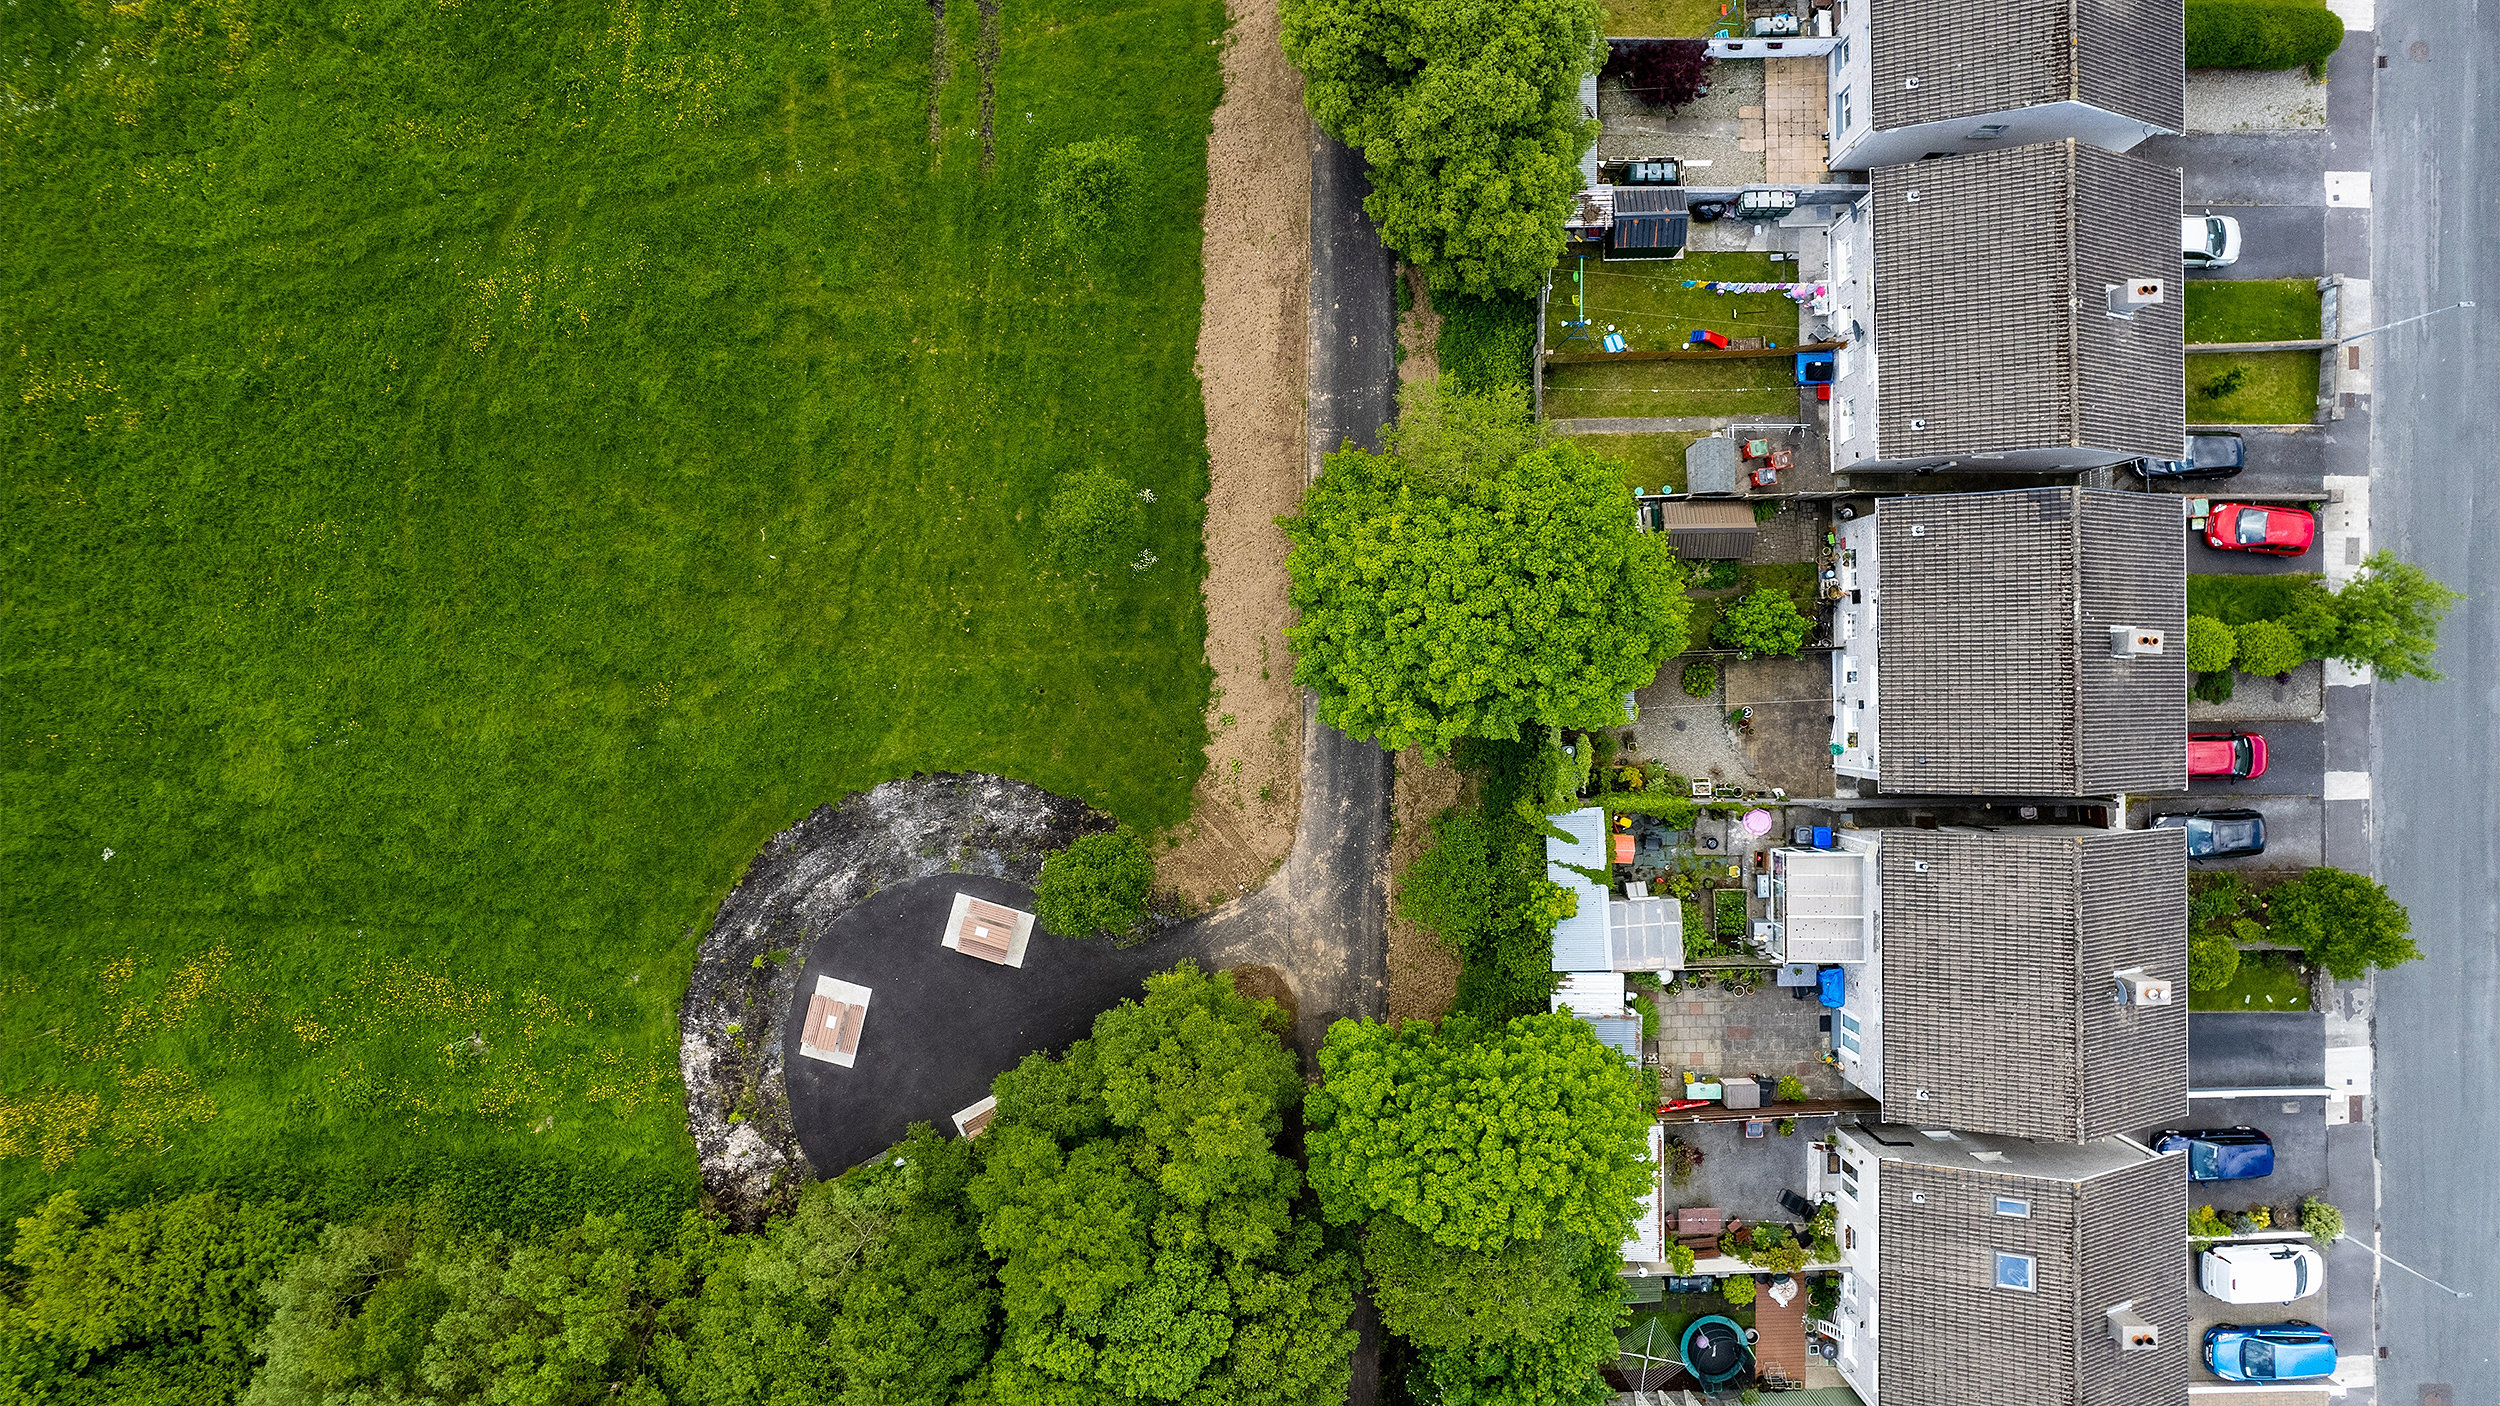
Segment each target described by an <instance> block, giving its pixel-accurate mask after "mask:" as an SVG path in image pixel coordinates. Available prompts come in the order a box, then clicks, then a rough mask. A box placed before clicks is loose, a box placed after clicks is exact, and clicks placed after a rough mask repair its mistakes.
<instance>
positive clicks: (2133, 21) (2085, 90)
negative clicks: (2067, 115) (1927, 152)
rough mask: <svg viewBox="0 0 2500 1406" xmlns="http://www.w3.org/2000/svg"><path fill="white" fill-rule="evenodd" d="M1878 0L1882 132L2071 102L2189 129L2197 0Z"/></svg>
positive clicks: (1871, 18) (1876, 73) (1872, 27)
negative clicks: (1980, 1)
mask: <svg viewBox="0 0 2500 1406" xmlns="http://www.w3.org/2000/svg"><path fill="white" fill-rule="evenodd" d="M1869 2H1870V3H1872V4H1873V5H1874V8H1873V9H1872V10H1871V11H1869V12H1868V15H1867V40H1868V44H1869V46H1870V48H1869V51H1868V59H1869V63H1870V73H1871V74H1872V77H1873V81H1874V92H1873V95H1872V96H1873V104H1872V106H1873V112H1874V118H1875V125H1876V126H1877V127H1878V128H1887V127H1908V126H1913V125H1915V124H1917V123H1921V122H1939V121H1945V120H1948V119H1951V118H1957V117H1979V116H1984V115H1986V114H1988V113H1993V112H2004V111H2007V110H2008V109H2012V108H2023V107H2031V106H2034V105H2036V104H2040V103H2053V102H2064V101H2067V100H2068V99H2070V98H2071V99H2075V100H2078V101H2081V102H2087V103H2090V104H2092V105H2093V106H2094V107H2098V108H2104V109H2106V110H2108V111H2111V112H2115V113H2119V114H2122V115H2124V116H2127V117H2132V118H2135V119H2136V120H2138V121H2140V122H2149V123H2151V124H2153V125H2154V126H2156V127H2161V128H2164V129H2166V130H2169V131H2174V132H2175V131H2177V130H2179V129H2180V127H2181V126H2182V125H2183V121H2184V118H2185V114H2186V110H2187V36H2186V19H2187V15H2186V6H2185V0H2008V2H2007V3H2004V4H1998V5H1986V6H1961V7H1956V6H1950V5H1938V4H1934V3H1932V0H1869ZM1912 80H1916V82H1917V85H1918V86H1916V87H1911V86H1910V83H1911V81H1912Z"/></svg>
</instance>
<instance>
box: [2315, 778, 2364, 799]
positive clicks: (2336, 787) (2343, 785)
mask: <svg viewBox="0 0 2500 1406" xmlns="http://www.w3.org/2000/svg"><path fill="white" fill-rule="evenodd" d="M2324 791H2325V795H2326V799H2328V800H2330V801H2366V800H2368V799H2370V773H2368V772H2366V771H2330V772H2328V773H2327V774H2326V785H2325V787H2324Z"/></svg>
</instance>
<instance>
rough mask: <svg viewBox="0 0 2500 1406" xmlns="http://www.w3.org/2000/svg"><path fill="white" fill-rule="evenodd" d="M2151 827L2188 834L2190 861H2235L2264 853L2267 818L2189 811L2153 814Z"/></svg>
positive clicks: (2236, 812) (2240, 812) (2249, 812)
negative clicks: (2182, 831) (2176, 813)
mask: <svg viewBox="0 0 2500 1406" xmlns="http://www.w3.org/2000/svg"><path fill="white" fill-rule="evenodd" d="M2153 828H2154V829H2156V830H2185V831H2187V849H2188V858H2190V859H2238V858H2241V857H2242V856H2245V855H2251V854H2264V853H2265V852H2266V818H2265V817H2264V816H2263V815H2260V814H2259V813H2257V812H2256V811H2253V810H2192V811H2186V812H2183V813H2181V814H2178V815H2156V816H2154V817H2153Z"/></svg>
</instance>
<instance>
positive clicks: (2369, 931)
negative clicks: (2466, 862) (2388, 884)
mask: <svg viewBox="0 0 2500 1406" xmlns="http://www.w3.org/2000/svg"><path fill="white" fill-rule="evenodd" d="M2266 926H2267V930H2268V931H2269V932H2271V933H2272V934H2273V935H2274V936H2275V937H2276V938H2278V939H2280V940H2282V941H2285V942H2294V943H2298V944H2299V945H2300V948H2301V951H2302V952H2304V953H2306V954H2307V956H2308V958H2309V960H2310V961H2312V962H2314V963H2316V964H2317V965H2319V966H2322V967H2324V968H2326V969H2327V971H2328V972H2330V973H2332V974H2333V975H2334V976H2335V978H2336V979H2337V980H2339V981H2358V980H2360V979H2361V978H2362V977H2363V976H2365V975H2367V974H2368V973H2369V971H2370V969H2371V968H2373V967H2377V968H2381V969H2384V968H2387V967H2395V966H2402V965H2403V964H2405V963H2406V962H2410V961H2413V960H2414V959H2416V958H2418V957H2420V956H2421V955H2422V952H2421V949H2420V948H2418V947H2415V946H2414V945H2413V939H2412V938H2411V937H2409V936H2407V934H2408V933H2410V932H2411V931H2412V930H2413V918H2412V916H2411V915H2410V914H2408V913H2406V912H2405V909H2404V905H2403V904H2401V903H2398V902H2397V901H2396V900H2395V899H2394V898H2393V897H2392V896H2390V895H2389V894H2388V892H2387V890H2386V889H2385V888H2383V887H2381V886H2380V885H2379V884H2378V883H2377V882H2376V881H2374V880H2372V879H2368V878H2365V877H2363V876H2362V875H2359V874H2353V873H2347V872H2345V871H2344V870H2341V869H2323V868H2321V869H2312V870H2310V871H2309V872H2308V873H2305V874H2303V875H2301V876H2300V877H2299V878H2297V879H2294V880H2293V881H2291V882H2290V883H2288V884H2281V885H2278V886H2276V887H2275V888H2274V889H2273V891H2271V892H2269V893H2268V894H2267V895H2266Z"/></svg>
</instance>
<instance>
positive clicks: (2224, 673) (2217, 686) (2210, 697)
mask: <svg viewBox="0 0 2500 1406" xmlns="http://www.w3.org/2000/svg"><path fill="white" fill-rule="evenodd" d="M2238 689H2239V676H2238V675H2237V674H2234V673H2232V672H2231V671H2230V670H2228V669H2222V670H2219V671H2217V672H2214V673H2210V674H2198V675H2197V676H2196V682H2195V683H2194V684H2191V685H2190V686H2189V687H2188V692H2189V693H2191V694H2193V695H2195V696H2196V697H2198V698H2201V699H2203V700H2204V701H2205V702H2208V703H2228V702H2230V701H2231V695H2232V694H2233V693H2235V692H2237V691H2238Z"/></svg>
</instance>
